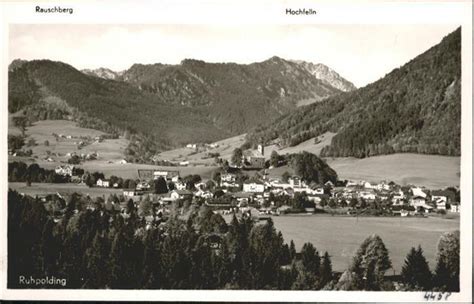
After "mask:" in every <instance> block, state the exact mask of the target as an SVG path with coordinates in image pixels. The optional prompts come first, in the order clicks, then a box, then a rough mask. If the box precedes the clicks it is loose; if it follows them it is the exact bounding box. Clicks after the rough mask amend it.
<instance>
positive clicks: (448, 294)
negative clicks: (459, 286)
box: [444, 292, 451, 301]
mask: <svg viewBox="0 0 474 304" xmlns="http://www.w3.org/2000/svg"><path fill="white" fill-rule="evenodd" d="M450 295H451V292H448V293H447V294H446V298H444V299H445V300H446V301H447V300H448V297H449V296H450Z"/></svg>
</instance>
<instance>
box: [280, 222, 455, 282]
mask: <svg viewBox="0 0 474 304" xmlns="http://www.w3.org/2000/svg"><path fill="white" fill-rule="evenodd" d="M273 221H274V223H275V227H276V229H277V230H281V232H282V233H283V237H284V239H285V241H286V242H288V243H289V242H290V241H291V240H293V241H294V242H295V245H296V250H297V251H299V250H300V249H301V247H302V246H303V244H304V243H305V242H311V243H313V245H314V246H315V247H316V248H317V249H318V251H319V252H323V253H324V251H328V253H329V254H330V255H331V259H332V263H333V269H334V270H336V271H344V270H345V269H346V268H347V267H348V265H349V263H350V262H351V259H352V257H353V256H354V254H355V253H356V251H357V249H358V248H359V246H360V244H361V243H362V241H363V240H364V239H365V238H366V237H368V236H369V235H371V234H373V233H376V234H378V235H379V236H380V237H381V238H382V240H383V241H384V243H385V245H386V246H387V249H388V250H389V254H390V258H391V260H392V264H393V268H394V270H395V272H396V273H397V274H399V273H400V270H401V267H402V265H403V263H404V259H405V256H406V254H407V253H408V251H409V250H410V248H411V247H413V246H418V244H420V245H421V247H422V248H423V250H424V254H425V257H426V258H427V260H428V262H429V266H430V268H431V269H432V270H434V267H435V265H436V264H435V261H436V246H437V242H438V239H439V237H440V235H441V234H442V233H443V232H446V231H454V230H459V229H460V225H459V223H460V221H459V215H455V218H454V219H442V218H437V217H429V218H400V217H398V218H395V217H393V218H392V217H391V218H385V217H360V218H358V219H357V218H354V217H342V216H334V217H333V216H329V215H295V216H279V217H273ZM389 272H390V274H393V270H389Z"/></svg>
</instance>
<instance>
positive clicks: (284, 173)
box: [281, 171, 291, 183]
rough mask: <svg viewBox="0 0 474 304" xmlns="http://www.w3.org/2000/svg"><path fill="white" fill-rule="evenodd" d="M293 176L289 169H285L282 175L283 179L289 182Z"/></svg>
mask: <svg viewBox="0 0 474 304" xmlns="http://www.w3.org/2000/svg"><path fill="white" fill-rule="evenodd" d="M290 177H291V175H290V173H289V172H288V171H285V172H283V174H282V175H281V179H282V180H283V181H284V182H285V183H287V182H288V179H289V178H290Z"/></svg>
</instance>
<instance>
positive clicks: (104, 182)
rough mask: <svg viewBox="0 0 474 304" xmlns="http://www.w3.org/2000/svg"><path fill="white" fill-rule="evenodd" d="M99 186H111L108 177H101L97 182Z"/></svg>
mask: <svg viewBox="0 0 474 304" xmlns="http://www.w3.org/2000/svg"><path fill="white" fill-rule="evenodd" d="M96 185H97V187H103V188H108V187H110V181H109V180H107V179H101V178H99V179H98V180H97V182H96Z"/></svg>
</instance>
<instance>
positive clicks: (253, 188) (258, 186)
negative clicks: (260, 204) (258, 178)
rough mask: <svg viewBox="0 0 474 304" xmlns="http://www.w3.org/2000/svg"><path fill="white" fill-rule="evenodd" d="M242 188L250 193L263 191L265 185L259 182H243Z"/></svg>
mask: <svg viewBox="0 0 474 304" xmlns="http://www.w3.org/2000/svg"><path fill="white" fill-rule="evenodd" d="M242 190H243V192H251V193H257V192H264V191H265V185H264V184H263V183H260V182H246V183H244V185H243V189H242Z"/></svg>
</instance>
